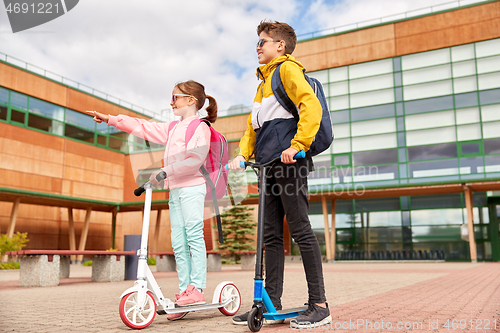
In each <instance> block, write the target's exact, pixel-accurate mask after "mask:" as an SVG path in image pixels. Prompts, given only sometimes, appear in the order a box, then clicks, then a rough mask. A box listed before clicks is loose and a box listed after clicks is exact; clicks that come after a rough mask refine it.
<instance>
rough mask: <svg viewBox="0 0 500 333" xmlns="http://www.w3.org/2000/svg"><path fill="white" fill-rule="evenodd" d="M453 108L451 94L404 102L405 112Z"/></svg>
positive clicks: (412, 112)
mask: <svg viewBox="0 0 500 333" xmlns="http://www.w3.org/2000/svg"><path fill="white" fill-rule="evenodd" d="M481 101H482V100H481ZM453 108H454V104H453V97H452V96H444V97H435V98H427V99H424V100H420V101H411V102H405V113H406V114H414V113H423V112H428V111H440V110H449V109H453Z"/></svg>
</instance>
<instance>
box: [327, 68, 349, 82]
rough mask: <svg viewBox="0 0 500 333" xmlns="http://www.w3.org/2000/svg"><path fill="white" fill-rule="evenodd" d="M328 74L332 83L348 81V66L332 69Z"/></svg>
mask: <svg viewBox="0 0 500 333" xmlns="http://www.w3.org/2000/svg"><path fill="white" fill-rule="evenodd" d="M328 72H329V77H330V82H337V81H344V80H347V66H344V67H338V68H330V69H329V70H328Z"/></svg>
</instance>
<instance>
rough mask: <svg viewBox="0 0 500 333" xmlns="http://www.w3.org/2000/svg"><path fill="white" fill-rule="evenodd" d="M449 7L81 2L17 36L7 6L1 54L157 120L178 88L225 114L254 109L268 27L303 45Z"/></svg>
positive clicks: (422, 1)
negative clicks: (189, 88) (337, 31)
mask: <svg viewBox="0 0 500 333" xmlns="http://www.w3.org/2000/svg"><path fill="white" fill-rule="evenodd" d="M466 1H467V0H465V1H464V0H462V1H461V2H462V3H463V2H466ZM469 1H474V0H469ZM451 2H453V0H448V1H446V0H419V1H414V0H330V1H329V0H184V1H178V0H148V1H143V0H104V1H103V0H80V1H79V3H78V4H77V5H76V7H74V8H73V9H72V10H71V11H69V12H67V13H66V14H65V15H63V16H61V17H59V18H57V19H55V20H53V21H50V22H47V23H45V24H43V25H40V26H38V27H34V28H32V29H29V30H25V31H22V32H18V33H12V30H11V27H10V24H9V20H8V17H7V12H6V10H5V7H4V6H2V4H0V52H2V53H5V54H8V55H9V56H12V57H15V58H18V59H21V60H23V61H25V62H28V63H30V64H33V65H36V66H39V67H41V68H44V69H46V70H49V71H51V72H54V73H57V74H59V75H61V76H64V77H66V78H69V79H71V80H74V81H76V82H79V83H82V84H85V85H87V86H90V87H92V88H95V89H97V90H100V91H103V92H105V93H108V94H110V95H112V96H115V97H117V98H120V99H122V100H125V101H128V102H130V103H133V104H135V105H138V106H140V107H142V108H145V109H148V110H151V111H153V112H160V110H163V109H168V108H169V107H170V106H169V102H170V99H171V92H172V89H173V87H174V86H175V84H176V83H178V82H181V81H186V80H191V79H192V80H196V81H198V82H200V83H202V84H203V85H204V86H205V91H206V93H207V94H209V95H212V96H213V97H215V99H216V100H217V102H218V105H219V109H220V110H226V109H228V108H229V107H230V106H232V105H251V104H252V101H253V97H254V94H255V91H256V87H257V85H258V80H257V77H256V75H255V70H256V67H257V66H259V64H258V59H257V53H256V51H255V43H256V42H257V40H258V38H257V33H256V27H257V25H258V24H259V22H260V21H262V20H277V21H282V22H287V23H289V24H290V25H291V26H292V27H294V29H295V31H296V34H297V35H299V36H300V35H303V34H306V33H310V32H312V31H318V30H322V29H327V28H333V27H338V26H343V25H348V24H353V23H356V22H362V21H367V20H373V19H378V18H381V17H385V16H389V15H394V14H399V13H404V12H407V11H413V10H417V9H421V8H427V7H430V6H436V5H439V4H443V3H448V4H449V3H451ZM455 3H456V1H455ZM0 57H2V55H0ZM222 114H223V112H222Z"/></svg>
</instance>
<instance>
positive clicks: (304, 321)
mask: <svg viewBox="0 0 500 333" xmlns="http://www.w3.org/2000/svg"><path fill="white" fill-rule="evenodd" d="M331 322H332V316H331V315H330V310H329V309H328V303H326V308H323V307H321V306H319V305H316V304H309V305H308V308H307V310H306V311H304V312H302V313H301V314H300V315H299V316H298V317H297V318H294V319H292V320H290V327H292V328H315V327H320V326H322V325H328V324H329V323H331Z"/></svg>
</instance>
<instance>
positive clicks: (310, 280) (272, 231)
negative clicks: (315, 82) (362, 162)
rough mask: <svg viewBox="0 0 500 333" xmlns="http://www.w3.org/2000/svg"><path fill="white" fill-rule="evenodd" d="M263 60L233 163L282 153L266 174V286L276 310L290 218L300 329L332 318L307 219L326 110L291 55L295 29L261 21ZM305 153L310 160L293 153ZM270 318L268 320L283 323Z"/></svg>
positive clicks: (237, 320) (243, 318) (295, 323)
mask: <svg viewBox="0 0 500 333" xmlns="http://www.w3.org/2000/svg"><path fill="white" fill-rule="evenodd" d="M257 34H258V35H259V41H258V43H257V55H258V58H259V63H260V64H261V65H262V66H260V67H258V68H257V77H258V78H259V79H261V80H262V82H261V83H260V85H259V87H258V89H257V95H256V96H255V99H254V103H253V108H252V112H251V114H250V116H249V117H248V121H247V123H248V128H247V130H246V132H245V135H244V136H243V138H242V139H241V141H240V151H241V155H238V156H237V157H236V158H235V159H234V160H233V161H231V163H230V168H231V169H232V170H236V169H240V167H239V165H240V162H241V161H244V160H247V161H248V160H249V158H250V157H251V156H252V154H254V153H255V160H256V162H258V163H266V162H269V161H271V160H273V159H275V158H276V157H279V156H280V155H281V162H277V163H276V164H275V165H274V166H273V168H272V169H271V170H270V172H269V174H268V176H267V177H268V180H267V186H266V189H260V190H261V191H262V190H265V191H266V192H265V193H266V205H265V222H264V244H265V249H266V251H265V264H266V273H265V276H266V278H265V287H266V291H267V293H268V294H269V297H270V298H271V300H272V302H273V304H274V306H275V307H276V309H277V310H280V309H281V308H282V307H281V295H282V293H283V272H284V265H285V251H284V242H283V218H284V216H286V219H287V223H288V228H289V230H290V234H291V236H292V237H293V239H294V240H295V242H296V243H297V244H298V245H299V248H300V252H301V256H302V263H303V265H304V270H305V273H306V280H307V285H308V292H309V299H308V309H307V310H306V311H304V312H303V313H301V314H300V315H299V316H298V317H297V318H296V319H294V320H292V321H291V326H292V327H296V328H307V327H311V326H312V327H315V326H319V325H326V324H328V323H329V322H331V320H332V319H331V316H330V311H329V309H328V304H327V303H326V298H325V290H324V289H325V288H324V281H323V270H322V263H321V252H320V249H319V244H318V240H317V238H316V236H315V235H314V232H313V230H312V228H311V223H310V221H309V217H308V211H309V202H308V200H307V175H308V173H309V171H310V170H312V158H311V156H310V154H309V153H307V151H308V150H309V147H310V145H311V143H312V141H313V139H314V136H315V135H316V132H317V131H318V129H319V125H320V121H321V115H322V108H321V104H320V102H319V100H318V98H317V97H316V95H315V94H314V91H313V90H312V88H311V86H310V85H309V84H308V83H307V81H306V79H305V78H304V74H303V72H302V70H303V66H302V64H301V63H300V62H298V61H297V60H295V58H294V57H292V56H291V53H292V52H293V50H294V49H295V44H296V42H297V37H296V35H295V32H294V30H293V28H292V27H290V26H289V25H288V24H286V23H281V22H266V21H262V22H261V23H260V24H259V26H258V27H257ZM281 63H282V65H281V67H280V74H281V79H282V81H283V85H284V87H285V90H286V92H287V94H288V96H289V97H290V99H291V100H292V101H293V102H294V103H295V105H296V106H297V107H298V109H299V120H298V122H297V121H296V120H295V119H294V117H293V115H292V114H291V113H290V112H288V111H286V110H285V109H284V108H283V107H282V106H281V105H280V104H279V102H278V101H277V99H276V97H275V96H274V95H273V92H272V88H271V77H272V74H273V72H274V70H275V69H276V67H277V66H278V65H279V64H281ZM301 150H304V151H306V153H307V154H306V158H303V159H298V160H294V158H293V156H294V155H295V154H296V153H297V152H299V151H301ZM247 318H248V312H247V313H244V314H241V315H239V316H235V317H233V323H234V324H245V325H246V324H247ZM282 322H283V320H279V321H273V322H270V321H267V324H271V323H282Z"/></svg>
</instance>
